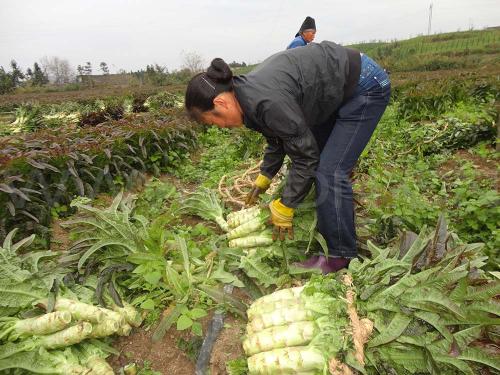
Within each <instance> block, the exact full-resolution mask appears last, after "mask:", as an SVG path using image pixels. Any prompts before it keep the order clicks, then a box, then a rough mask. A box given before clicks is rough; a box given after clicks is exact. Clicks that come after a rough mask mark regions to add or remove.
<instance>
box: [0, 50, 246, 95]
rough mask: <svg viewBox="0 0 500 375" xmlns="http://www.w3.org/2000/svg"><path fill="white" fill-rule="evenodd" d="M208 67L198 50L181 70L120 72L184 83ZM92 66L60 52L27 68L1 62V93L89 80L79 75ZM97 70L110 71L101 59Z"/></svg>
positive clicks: (153, 67) (161, 82) (87, 72)
mask: <svg viewBox="0 0 500 375" xmlns="http://www.w3.org/2000/svg"><path fill="white" fill-rule="evenodd" d="M229 66H231V67H232V68H237V67H245V66H247V64H246V63H245V62H241V63H240V62H236V61H233V62H232V63H230V64H229ZM204 69H205V60H204V59H203V57H202V56H201V55H199V54H198V53H196V52H187V53H185V52H183V53H182V66H181V68H180V69H178V70H171V71H169V70H168V69H167V67H166V66H162V65H159V64H151V65H147V66H146V69H140V70H137V71H130V72H129V73H127V72H126V71H124V70H123V69H122V70H120V71H119V72H118V73H119V74H130V75H132V76H134V77H135V78H137V79H138V80H139V81H140V82H141V84H151V85H156V86H163V85H169V84H177V83H185V82H187V81H188V80H189V78H190V77H192V75H193V74H196V73H198V72H201V71H203V70H204ZM93 71H94V69H93V67H92V63H91V62H90V61H87V62H86V63H85V64H79V65H78V66H77V68H76V71H75V70H74V68H72V67H71V65H70V63H69V61H68V60H67V59H63V58H60V57H57V56H52V57H43V58H41V59H40V61H39V62H35V63H34V64H33V67H29V68H27V69H26V70H25V71H24V70H23V69H21V67H20V66H19V64H18V63H17V62H16V61H15V60H12V61H11V62H10V69H9V68H7V69H5V68H4V67H2V66H0V94H5V93H9V92H12V91H13V90H15V89H16V88H17V87H21V86H43V85H46V84H48V83H51V84H55V85H64V84H67V83H73V82H86V80H82V79H79V77H84V76H91V75H92V74H93ZM98 72H99V73H101V74H103V75H108V74H110V72H109V67H108V64H107V63H106V62H104V61H102V62H101V63H100V64H99V68H98Z"/></svg>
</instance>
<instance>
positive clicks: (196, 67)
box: [182, 52, 205, 74]
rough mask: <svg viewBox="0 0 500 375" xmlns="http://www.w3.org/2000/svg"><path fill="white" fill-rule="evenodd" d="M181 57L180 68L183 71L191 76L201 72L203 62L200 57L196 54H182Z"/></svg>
mask: <svg viewBox="0 0 500 375" xmlns="http://www.w3.org/2000/svg"><path fill="white" fill-rule="evenodd" d="M182 55H183V58H182V67H183V68H184V69H188V70H189V71H190V72H191V74H196V73H199V72H202V71H203V69H204V65H205V61H204V59H203V57H202V56H201V55H199V54H198V53H196V52H184V53H182Z"/></svg>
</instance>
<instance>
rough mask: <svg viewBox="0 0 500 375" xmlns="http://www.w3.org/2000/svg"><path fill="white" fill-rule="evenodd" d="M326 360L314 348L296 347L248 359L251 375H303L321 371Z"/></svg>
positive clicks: (256, 355) (255, 355)
mask: <svg viewBox="0 0 500 375" xmlns="http://www.w3.org/2000/svg"><path fill="white" fill-rule="evenodd" d="M325 363H326V362H325V358H324V357H323V355H322V354H321V353H320V352H319V351H318V350H316V349H314V348H309V347H307V346H294V347H290V348H281V349H274V350H271V351H267V352H262V353H258V354H254V355H253V356H251V357H250V358H248V373H249V375H254V374H259V375H274V374H301V373H307V372H311V373H313V374H314V372H315V371H321V370H323V369H324V367H325Z"/></svg>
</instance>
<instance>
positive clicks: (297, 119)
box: [263, 98, 319, 208]
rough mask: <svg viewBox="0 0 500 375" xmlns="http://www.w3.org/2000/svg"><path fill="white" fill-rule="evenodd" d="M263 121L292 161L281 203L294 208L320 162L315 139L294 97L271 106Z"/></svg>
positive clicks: (308, 186)
mask: <svg viewBox="0 0 500 375" xmlns="http://www.w3.org/2000/svg"><path fill="white" fill-rule="evenodd" d="M263 120H264V122H265V124H266V126H268V127H269V128H270V129H271V130H272V131H273V132H274V133H275V134H276V135H277V136H278V138H279V139H280V140H281V142H282V145H283V146H282V147H283V151H284V153H286V155H288V156H289V157H290V159H291V160H292V166H291V168H290V171H289V174H288V177H287V181H286V184H285V188H284V190H283V194H282V197H281V201H282V202H283V204H284V205H286V206H288V207H293V208H295V207H297V206H298V205H299V204H300V203H301V202H302V201H303V200H304V198H305V196H306V195H307V193H308V192H309V190H310V189H311V185H312V183H313V181H314V178H315V175H316V169H317V167H318V163H319V151H318V146H317V144H316V140H315V139H314V136H313V135H312V133H311V130H310V129H309V128H308V127H307V125H306V123H305V119H304V116H303V115H302V110H301V109H300V107H299V106H298V105H297V103H296V102H295V100H293V99H291V98H285V99H283V100H278V101H273V103H270V104H268V106H267V108H266V109H265V111H264V113H263Z"/></svg>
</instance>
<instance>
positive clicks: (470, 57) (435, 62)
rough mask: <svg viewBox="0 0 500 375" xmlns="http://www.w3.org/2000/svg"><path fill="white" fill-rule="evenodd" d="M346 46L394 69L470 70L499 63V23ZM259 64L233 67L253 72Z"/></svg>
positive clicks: (409, 70) (235, 70) (236, 69)
mask: <svg viewBox="0 0 500 375" xmlns="http://www.w3.org/2000/svg"><path fill="white" fill-rule="evenodd" d="M346 47H350V48H355V49H357V50H359V51H361V52H364V53H366V54H367V55H369V56H370V57H372V58H373V59H375V60H376V61H377V62H379V63H380V64H381V65H382V66H384V68H387V69H389V70H390V71H392V72H411V71H436V70H443V69H445V70H449V69H471V68H477V67H485V66H496V70H498V67H499V65H500V26H499V27H490V28H488V29H485V30H474V31H457V32H452V33H443V34H435V35H427V36H418V37H415V38H411V39H406V40H396V41H391V42H382V41H381V42H366V43H365V42H363V43H356V44H351V45H348V46H346ZM255 66H257V65H249V66H247V67H244V68H235V69H233V71H234V73H235V74H245V73H248V72H250V71H251V70H252V69H253V68H254V67H255Z"/></svg>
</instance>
